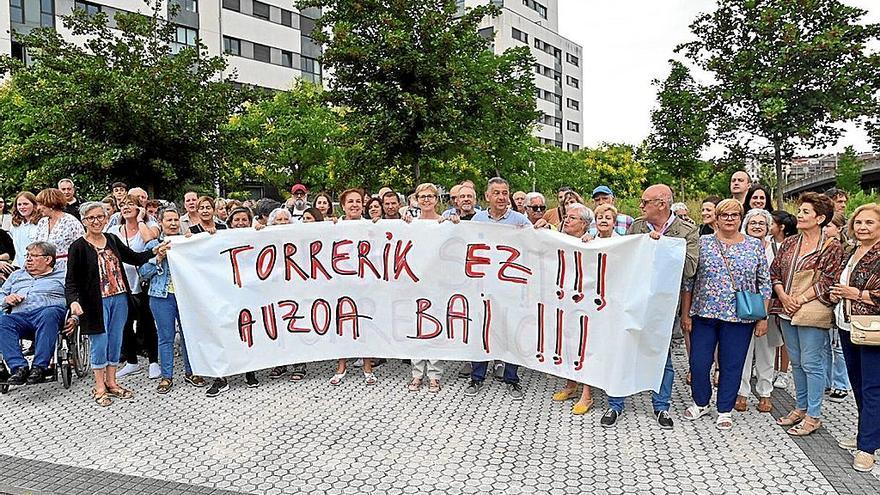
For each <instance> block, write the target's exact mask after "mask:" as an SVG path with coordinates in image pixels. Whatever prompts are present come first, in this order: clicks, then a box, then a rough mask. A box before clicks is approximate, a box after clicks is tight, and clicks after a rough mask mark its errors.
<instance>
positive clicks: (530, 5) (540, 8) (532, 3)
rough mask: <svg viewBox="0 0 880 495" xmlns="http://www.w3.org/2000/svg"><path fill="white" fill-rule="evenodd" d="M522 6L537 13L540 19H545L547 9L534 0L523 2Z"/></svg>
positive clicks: (524, 0)
mask: <svg viewBox="0 0 880 495" xmlns="http://www.w3.org/2000/svg"><path fill="white" fill-rule="evenodd" d="M523 5H525V6H526V7H528V8H530V9H532V10H534V11H535V12H537V13H538V15H539V16H541V17H542V18H544V19H546V18H547V7H545V6H543V5H541V4H540V3H538V2H536V1H535V0H523Z"/></svg>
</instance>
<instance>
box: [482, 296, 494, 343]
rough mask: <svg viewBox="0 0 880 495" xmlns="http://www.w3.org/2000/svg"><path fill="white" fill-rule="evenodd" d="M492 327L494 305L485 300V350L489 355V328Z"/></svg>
mask: <svg viewBox="0 0 880 495" xmlns="http://www.w3.org/2000/svg"><path fill="white" fill-rule="evenodd" d="M491 325H492V303H491V302H489V300H488V299H483V350H484V351H486V354H489V327H490V326H491Z"/></svg>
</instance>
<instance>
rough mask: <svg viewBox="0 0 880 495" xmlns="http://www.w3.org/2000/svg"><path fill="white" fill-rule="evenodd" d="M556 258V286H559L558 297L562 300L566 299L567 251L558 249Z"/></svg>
mask: <svg viewBox="0 0 880 495" xmlns="http://www.w3.org/2000/svg"><path fill="white" fill-rule="evenodd" d="M556 257H557V262H556V285H558V286H559V290H557V291H556V297H557V298H559V299H562V298H563V297H565V291H564V290H563V286H564V285H565V251H563V250H561V249H557V250H556Z"/></svg>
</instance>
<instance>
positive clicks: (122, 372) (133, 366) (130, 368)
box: [116, 363, 141, 378]
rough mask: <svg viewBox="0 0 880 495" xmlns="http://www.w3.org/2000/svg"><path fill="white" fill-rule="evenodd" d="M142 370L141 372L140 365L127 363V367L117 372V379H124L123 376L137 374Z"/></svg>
mask: <svg viewBox="0 0 880 495" xmlns="http://www.w3.org/2000/svg"><path fill="white" fill-rule="evenodd" d="M140 370H141V365H140V364H137V363H135V364H131V363H126V364H125V366H123V367H122V368H119V369H118V370H116V378H122V377H123V376H126V375H130V374H132V373H137V372H138V371H140Z"/></svg>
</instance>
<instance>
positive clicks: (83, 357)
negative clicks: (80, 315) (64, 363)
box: [69, 327, 91, 378]
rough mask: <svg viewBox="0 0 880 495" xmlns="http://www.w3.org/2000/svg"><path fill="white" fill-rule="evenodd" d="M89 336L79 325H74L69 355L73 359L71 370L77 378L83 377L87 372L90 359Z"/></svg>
mask: <svg viewBox="0 0 880 495" xmlns="http://www.w3.org/2000/svg"><path fill="white" fill-rule="evenodd" d="M90 350H91V346H90V345H89V336H88V335H84V334H83V333H82V330H81V329H80V327H76V330H74V332H73V335H72V338H71V348H70V351H69V352H70V357H71V360H72V361H73V371H74V372H75V373H76V376H77V378H83V377H85V376H86V375H87V374H88V373H89V369H90V368H91V366H90V361H89V353H90Z"/></svg>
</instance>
